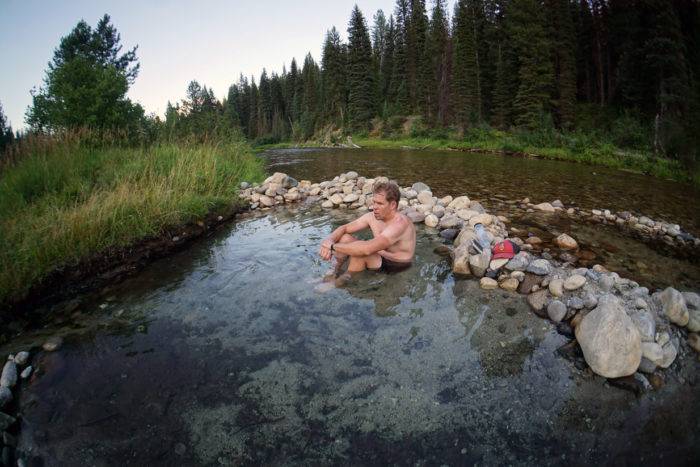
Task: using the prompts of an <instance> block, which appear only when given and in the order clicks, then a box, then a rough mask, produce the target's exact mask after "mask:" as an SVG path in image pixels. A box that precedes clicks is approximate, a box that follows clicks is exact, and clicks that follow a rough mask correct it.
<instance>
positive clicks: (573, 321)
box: [569, 313, 585, 329]
mask: <svg viewBox="0 0 700 467" xmlns="http://www.w3.org/2000/svg"><path fill="white" fill-rule="evenodd" d="M584 316H585V315H584V314H583V313H576V314H575V315H574V316H573V317H572V318H571V321H569V323H570V324H571V327H572V328H574V329H576V326H578V325H579V324H581V321H582V320H583V317H584Z"/></svg>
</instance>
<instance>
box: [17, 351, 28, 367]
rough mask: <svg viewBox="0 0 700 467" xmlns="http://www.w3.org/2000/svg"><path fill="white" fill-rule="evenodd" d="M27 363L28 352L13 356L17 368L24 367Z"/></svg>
mask: <svg viewBox="0 0 700 467" xmlns="http://www.w3.org/2000/svg"><path fill="white" fill-rule="evenodd" d="M28 361H29V352H26V351H22V352H18V353H17V355H15V363H16V364H17V365H19V366H24V365H26V364H27V362H28Z"/></svg>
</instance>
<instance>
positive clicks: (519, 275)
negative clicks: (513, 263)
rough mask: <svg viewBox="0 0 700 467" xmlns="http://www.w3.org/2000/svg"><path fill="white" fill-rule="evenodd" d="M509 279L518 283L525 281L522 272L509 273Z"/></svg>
mask: <svg viewBox="0 0 700 467" xmlns="http://www.w3.org/2000/svg"><path fill="white" fill-rule="evenodd" d="M510 277H512V278H513V279H516V280H517V281H518V282H522V281H523V279H525V273H524V272H522V271H513V272H511V273H510Z"/></svg>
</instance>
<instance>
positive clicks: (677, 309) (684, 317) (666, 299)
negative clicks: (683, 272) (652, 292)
mask: <svg viewBox="0 0 700 467" xmlns="http://www.w3.org/2000/svg"><path fill="white" fill-rule="evenodd" d="M660 298H661V305H662V306H663V313H664V315H666V316H667V317H668V319H669V320H670V321H671V322H672V323H675V324H677V325H679V326H685V325H687V324H688V321H689V320H690V315H689V313H688V307H687V306H686V304H685V298H683V294H681V293H680V292H679V291H677V290H676V289H674V288H673V287H667V288H666V290H664V291H663V292H662V293H661V296H660Z"/></svg>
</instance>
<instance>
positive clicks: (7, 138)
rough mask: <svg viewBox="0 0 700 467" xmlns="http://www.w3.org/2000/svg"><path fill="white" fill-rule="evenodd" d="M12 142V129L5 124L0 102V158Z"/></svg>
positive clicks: (5, 119) (5, 118)
mask: <svg viewBox="0 0 700 467" xmlns="http://www.w3.org/2000/svg"><path fill="white" fill-rule="evenodd" d="M13 140H14V133H12V127H11V126H10V124H9V123H8V122H7V117H6V116H5V112H3V109H2V103H1V102H0V157H1V156H2V154H3V152H4V151H5V148H6V147H8V146H9V145H10V144H12V141H13Z"/></svg>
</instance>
